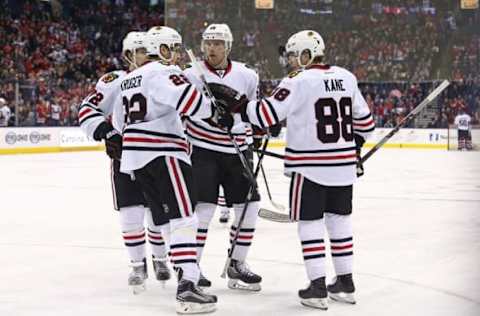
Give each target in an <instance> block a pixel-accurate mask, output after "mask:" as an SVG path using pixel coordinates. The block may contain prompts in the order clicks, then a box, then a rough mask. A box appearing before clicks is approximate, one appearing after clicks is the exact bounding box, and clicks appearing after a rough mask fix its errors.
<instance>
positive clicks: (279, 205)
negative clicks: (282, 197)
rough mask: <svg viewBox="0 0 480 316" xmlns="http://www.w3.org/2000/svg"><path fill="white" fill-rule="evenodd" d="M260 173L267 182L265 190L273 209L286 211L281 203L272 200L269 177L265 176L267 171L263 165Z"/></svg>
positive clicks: (258, 154)
mask: <svg viewBox="0 0 480 316" xmlns="http://www.w3.org/2000/svg"><path fill="white" fill-rule="evenodd" d="M256 152H257V156H258V159H260V153H259V152H258V151H256ZM263 153H264V155H265V154H266V152H265V151H264V152H263ZM260 171H261V172H262V176H263V181H264V182H265V188H266V189H267V195H268V198H269V199H270V203H271V204H272V205H273V207H275V208H276V209H277V210H280V211H285V206H283V205H281V204H279V203H276V202H275V201H274V200H273V198H272V193H271V192H270V188H269V187H268V181H267V176H266V175H265V169H264V168H263V165H261V166H260Z"/></svg>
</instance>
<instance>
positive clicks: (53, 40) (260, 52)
mask: <svg viewBox="0 0 480 316" xmlns="http://www.w3.org/2000/svg"><path fill="white" fill-rule="evenodd" d="M0 6H2V10H1V11H0V42H2V43H4V44H3V46H2V47H0V97H3V98H4V99H5V100H6V103H7V104H8V105H9V106H10V107H13V105H14V104H16V103H17V102H18V104H19V106H18V108H17V111H14V109H13V108H12V111H11V112H12V113H16V114H17V117H16V118H15V117H14V116H13V115H12V116H11V117H10V121H11V122H10V125H13V124H14V122H15V121H18V125H20V126H31V125H38V126H42V125H76V124H77V123H78V122H77V107H78V104H79V102H81V99H82V98H83V97H84V96H85V95H86V94H87V93H88V92H89V91H91V90H92V89H93V85H94V83H95V82H96V80H97V79H98V78H99V77H100V76H101V75H102V74H104V73H105V72H108V71H110V70H113V69H118V68H121V67H122V64H121V60H120V57H119V56H120V50H121V40H122V38H123V37H124V35H125V34H126V33H127V32H128V31H130V30H146V29H148V28H149V27H151V26H153V25H162V24H164V23H166V24H167V25H169V26H172V27H175V28H177V29H178V30H179V31H180V33H181V34H182V35H183V36H184V43H185V45H186V46H187V47H193V48H194V49H195V52H196V53H197V55H198V56H200V55H201V52H200V50H199V47H200V40H201V34H202V32H203V30H204V29H205V27H206V26H207V25H208V24H209V23H212V22H217V23H222V22H225V23H228V24H229V25H230V27H231V29H232V31H233V36H234V45H233V50H232V55H231V57H232V58H233V59H235V60H240V61H244V62H246V63H248V64H249V65H250V66H252V67H253V68H255V69H256V70H257V71H258V73H259V75H260V78H262V80H263V83H262V89H263V91H264V93H265V94H268V93H269V92H271V90H272V89H273V88H274V87H275V85H276V84H277V83H278V81H277V80H273V79H271V78H281V77H282V76H284V75H285V74H286V73H288V71H290V70H291V69H289V67H288V63H287V58H286V55H285V49H284V48H283V47H282V46H283V45H284V43H285V42H286V40H287V39H288V37H289V36H290V35H291V34H292V33H293V32H295V31H298V30H300V29H305V28H311V29H315V30H317V31H319V33H320V34H322V36H323V37H324V39H325V43H326V53H327V56H326V61H327V62H328V63H330V64H335V65H339V66H343V67H346V68H347V69H349V70H351V71H352V72H354V73H355V74H356V76H357V78H358V79H359V81H361V82H364V83H362V84H361V89H362V91H363V92H364V94H365V98H366V100H367V102H368V104H369V105H370V107H371V108H372V111H373V112H374V113H375V115H376V119H377V124H378V126H393V125H396V122H398V120H399V119H401V118H402V117H403V116H404V115H405V113H408V112H409V111H410V110H411V109H412V108H413V107H414V106H415V105H417V104H418V103H419V102H420V101H421V100H422V99H423V98H424V97H425V96H426V94H427V93H428V89H430V87H431V85H430V84H429V83H428V81H430V80H433V79H435V78H439V77H440V76H439V73H440V72H441V71H442V70H443V72H444V73H445V72H446V75H443V77H450V78H452V79H454V80H455V81H456V83H455V85H453V86H452V87H450V88H449V90H448V91H449V92H448V93H447V94H445V96H444V97H442V98H441V99H440V100H439V101H438V117H437V118H435V120H432V122H430V123H429V125H430V126H431V127H443V126H445V125H446V124H447V122H449V121H450V122H451V121H452V117H454V116H455V114H456V111H457V110H458V109H459V108H465V109H466V110H467V112H468V113H470V114H471V115H472V116H473V117H474V122H478V111H479V110H478V108H479V92H478V90H479V89H480V88H479V87H480V66H479V65H480V54H479V51H480V35H479V32H480V30H479V29H480V28H478V27H477V26H478V25H479V22H480V20H479V17H478V16H479V14H478V10H476V12H474V13H473V14H472V13H470V12H469V13H468V14H467V13H463V12H460V11H461V10H458V6H459V4H458V3H457V2H455V3H453V2H452V3H450V2H445V1H437V0H406V1H405V0H402V1H400V0H384V1H375V0H357V1H353V0H338V1H332V0H291V1H280V0H279V1H275V9H274V10H260V9H256V8H255V1H253V0H251V1H250V0H249V1H237V0H208V1H205V0H190V1H186V0H167V1H166V6H165V3H164V0H158V1H155V0H153V1H152V0H101V1H95V2H94V1H80V0H78V1H77V0H68V1H67V0H65V1H34V0H24V1H22V0H19V1H9V0H0ZM165 7H166V11H165V12H164V9H165ZM452 39H453V40H452ZM442 67H443V68H442ZM423 81H425V83H421V84H415V83H412V82H423ZM379 82H383V83H379ZM16 83H18V85H17V86H16ZM16 88H18V89H19V90H18V92H19V94H18V96H19V99H18V100H16V99H15V96H16ZM451 91H453V92H451Z"/></svg>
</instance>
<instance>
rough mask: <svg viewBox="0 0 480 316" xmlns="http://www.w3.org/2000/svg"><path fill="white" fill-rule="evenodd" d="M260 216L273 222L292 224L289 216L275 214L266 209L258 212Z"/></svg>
mask: <svg viewBox="0 0 480 316" xmlns="http://www.w3.org/2000/svg"><path fill="white" fill-rule="evenodd" d="M258 216H260V217H261V218H263V219H266V220H269V221H272V222H279V223H291V222H292V221H291V219H290V216H289V215H288V214H285V213H278V212H274V211H271V210H269V209H266V208H260V210H259V211H258Z"/></svg>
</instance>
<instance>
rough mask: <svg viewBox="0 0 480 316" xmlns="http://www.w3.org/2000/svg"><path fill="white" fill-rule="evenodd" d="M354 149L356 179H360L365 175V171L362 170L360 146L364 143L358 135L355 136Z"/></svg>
mask: <svg viewBox="0 0 480 316" xmlns="http://www.w3.org/2000/svg"><path fill="white" fill-rule="evenodd" d="M354 137H355V147H356V153H357V178H360V177H361V176H363V174H364V173H365V170H364V169H363V163H362V155H361V153H362V146H363V144H364V143H365V139H364V138H363V137H362V136H360V135H358V134H355V135H354Z"/></svg>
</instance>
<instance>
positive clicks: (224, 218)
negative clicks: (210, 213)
mask: <svg viewBox="0 0 480 316" xmlns="http://www.w3.org/2000/svg"><path fill="white" fill-rule="evenodd" d="M229 219H230V210H229V209H228V208H226V207H221V208H220V218H219V221H220V223H221V224H227V223H228V220H229Z"/></svg>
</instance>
